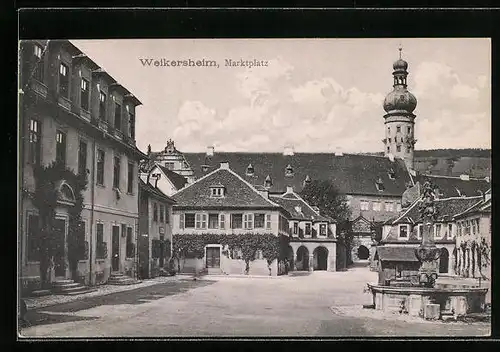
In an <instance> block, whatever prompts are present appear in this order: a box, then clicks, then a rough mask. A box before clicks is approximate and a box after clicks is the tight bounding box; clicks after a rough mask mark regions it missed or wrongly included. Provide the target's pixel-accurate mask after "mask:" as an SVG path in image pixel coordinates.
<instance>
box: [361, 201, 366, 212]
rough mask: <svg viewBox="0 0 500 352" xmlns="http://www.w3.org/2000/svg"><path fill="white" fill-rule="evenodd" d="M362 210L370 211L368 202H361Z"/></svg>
mask: <svg viewBox="0 0 500 352" xmlns="http://www.w3.org/2000/svg"><path fill="white" fill-rule="evenodd" d="M360 208H361V210H368V201H366V200H362V201H361V202H360Z"/></svg>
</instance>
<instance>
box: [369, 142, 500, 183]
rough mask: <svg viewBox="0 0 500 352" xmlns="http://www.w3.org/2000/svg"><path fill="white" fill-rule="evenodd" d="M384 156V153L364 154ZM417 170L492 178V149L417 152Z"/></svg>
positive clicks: (443, 174) (447, 174) (427, 172)
mask: <svg viewBox="0 0 500 352" xmlns="http://www.w3.org/2000/svg"><path fill="white" fill-rule="evenodd" d="M362 154H367V155H384V153H382V152H379V153H362ZM415 169H416V170H417V171H419V172H421V173H426V174H432V175H442V176H460V175H461V174H468V175H470V176H471V177H477V178H483V177H487V176H488V177H491V150H490V149H473V148H468V149H429V150H415Z"/></svg>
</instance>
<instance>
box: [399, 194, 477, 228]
mask: <svg viewBox="0 0 500 352" xmlns="http://www.w3.org/2000/svg"><path fill="white" fill-rule="evenodd" d="M480 199H481V197H480V196H479V197H468V198H465V197H460V198H458V197H457V198H447V199H436V200H435V203H434V204H435V206H436V208H437V212H438V219H437V220H438V221H444V222H446V221H451V220H452V219H453V217H454V216H455V215H458V214H460V213H462V212H464V211H465V210H467V209H468V208H470V207H471V206H473V205H474V204H475V203H477V202H478V201H479V200H480ZM421 201H422V200H420V199H419V200H417V201H416V202H415V203H413V204H412V206H411V207H409V208H408V210H407V211H405V212H403V213H402V214H401V215H400V216H399V218H398V219H396V221H394V222H393V224H399V223H412V222H413V223H418V222H420V213H419V210H418V209H419V204H420V203H421ZM408 220H411V221H408Z"/></svg>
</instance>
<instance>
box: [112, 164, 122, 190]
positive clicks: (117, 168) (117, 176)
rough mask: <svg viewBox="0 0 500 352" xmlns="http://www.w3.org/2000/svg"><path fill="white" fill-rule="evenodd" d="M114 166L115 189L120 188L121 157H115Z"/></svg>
mask: <svg viewBox="0 0 500 352" xmlns="http://www.w3.org/2000/svg"><path fill="white" fill-rule="evenodd" d="M114 159H115V160H114V164H113V188H118V189H119V188H120V162H121V160H120V157H119V156H115V157H114Z"/></svg>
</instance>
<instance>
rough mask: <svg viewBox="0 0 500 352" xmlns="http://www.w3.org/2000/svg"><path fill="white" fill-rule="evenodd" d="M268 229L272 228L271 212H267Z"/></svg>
mask: <svg viewBox="0 0 500 352" xmlns="http://www.w3.org/2000/svg"><path fill="white" fill-rule="evenodd" d="M266 229H268V230H270V229H271V214H266Z"/></svg>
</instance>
